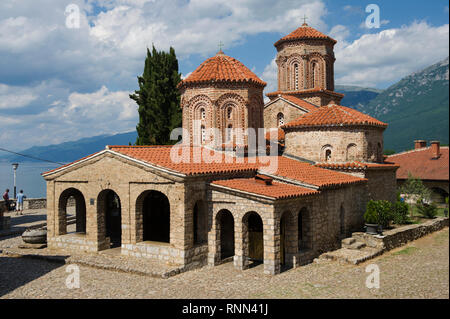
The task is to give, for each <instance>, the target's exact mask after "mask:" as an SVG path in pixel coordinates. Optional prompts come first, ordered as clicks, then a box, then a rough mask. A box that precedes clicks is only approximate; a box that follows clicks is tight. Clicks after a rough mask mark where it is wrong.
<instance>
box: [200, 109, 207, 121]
mask: <svg viewBox="0 0 450 319" xmlns="http://www.w3.org/2000/svg"><path fill="white" fill-rule="evenodd" d="M200 117H201V119H202V120H204V119H206V111H205V109H203V108H202V109H201V110H200Z"/></svg>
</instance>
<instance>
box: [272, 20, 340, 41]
mask: <svg viewBox="0 0 450 319" xmlns="http://www.w3.org/2000/svg"><path fill="white" fill-rule="evenodd" d="M303 39H323V40H328V41H330V42H332V43H333V44H334V43H336V42H337V41H336V40H335V39H333V38H331V37H329V36H327V35H325V34H323V33H322V32H319V31H317V30H316V29H314V28H312V27H310V26H308V25H307V24H306V23H304V24H303V25H302V26H301V27H300V28H298V29H296V30H294V31H292V32H291V33H289V34H288V35H287V36H285V37H283V38H281V39H280V40H278V41H277V42H275V44H274V46H278V45H280V44H281V43H283V42H286V41H292V40H303Z"/></svg>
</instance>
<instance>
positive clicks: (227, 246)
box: [216, 209, 234, 260]
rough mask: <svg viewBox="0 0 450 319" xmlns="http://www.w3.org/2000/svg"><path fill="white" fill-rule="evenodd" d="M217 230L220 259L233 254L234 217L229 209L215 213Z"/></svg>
mask: <svg viewBox="0 0 450 319" xmlns="http://www.w3.org/2000/svg"><path fill="white" fill-rule="evenodd" d="M216 225H217V232H218V233H219V238H220V259H221V260H223V259H225V258H228V257H232V256H234V218H233V215H232V214H231V212H230V211H229V210H226V209H223V210H221V211H220V212H219V213H217V217H216Z"/></svg>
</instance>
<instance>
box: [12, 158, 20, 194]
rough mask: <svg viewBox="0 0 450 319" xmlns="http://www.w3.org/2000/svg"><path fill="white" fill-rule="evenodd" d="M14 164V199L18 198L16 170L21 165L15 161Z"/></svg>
mask: <svg viewBox="0 0 450 319" xmlns="http://www.w3.org/2000/svg"><path fill="white" fill-rule="evenodd" d="M12 166H13V170H14V199H16V170H17V167H19V164H18V163H13V164H12Z"/></svg>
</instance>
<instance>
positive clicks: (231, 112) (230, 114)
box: [227, 106, 233, 120]
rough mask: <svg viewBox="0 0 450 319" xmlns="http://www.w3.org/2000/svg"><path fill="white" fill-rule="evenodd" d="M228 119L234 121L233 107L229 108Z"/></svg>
mask: <svg viewBox="0 0 450 319" xmlns="http://www.w3.org/2000/svg"><path fill="white" fill-rule="evenodd" d="M227 119H228V120H231V119H233V108H232V107H231V106H229V107H228V108H227Z"/></svg>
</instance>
